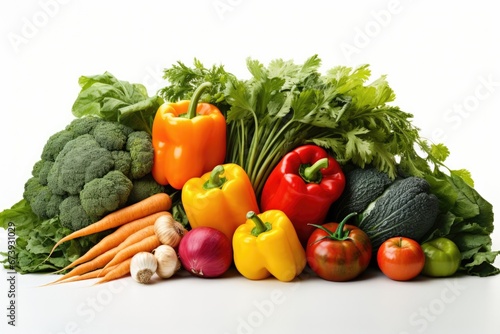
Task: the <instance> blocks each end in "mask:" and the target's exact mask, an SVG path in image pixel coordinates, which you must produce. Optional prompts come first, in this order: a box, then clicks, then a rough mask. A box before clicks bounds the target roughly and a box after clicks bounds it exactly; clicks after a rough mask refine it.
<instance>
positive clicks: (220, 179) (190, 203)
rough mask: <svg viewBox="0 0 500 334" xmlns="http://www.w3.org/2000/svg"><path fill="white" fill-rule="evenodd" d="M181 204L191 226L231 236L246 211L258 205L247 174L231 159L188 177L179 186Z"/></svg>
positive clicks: (242, 220)
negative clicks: (208, 228)
mask: <svg viewBox="0 0 500 334" xmlns="http://www.w3.org/2000/svg"><path fill="white" fill-rule="evenodd" d="M181 196H182V204H183V206H184V210H185V212H186V216H187V218H188V220H189V224H190V225H191V227H192V228H196V227H199V226H208V227H213V228H215V229H217V230H219V231H221V232H222V233H224V234H225V235H226V236H227V237H228V238H229V240H232V238H233V233H234V231H235V230H236V228H237V227H238V226H239V225H241V224H243V223H244V222H245V217H246V214H247V212H248V211H250V210H254V211H257V210H258V209H259V207H258V204H257V198H256V196H255V192H254V190H253V187H252V184H251V182H250V178H249V177H248V175H247V173H246V172H245V170H244V169H243V168H241V167H240V166H238V165H237V164H234V163H229V164H225V165H217V166H216V167H215V168H214V169H213V170H212V172H208V173H205V174H204V175H202V176H201V177H197V178H191V179H189V180H188V181H187V182H186V183H185V184H184V186H183V187H182V195H181Z"/></svg>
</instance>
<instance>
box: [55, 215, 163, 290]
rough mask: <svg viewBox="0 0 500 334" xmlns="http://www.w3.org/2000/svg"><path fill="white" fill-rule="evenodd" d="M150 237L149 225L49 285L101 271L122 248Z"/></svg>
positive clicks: (151, 229)
mask: <svg viewBox="0 0 500 334" xmlns="http://www.w3.org/2000/svg"><path fill="white" fill-rule="evenodd" d="M152 235H155V230H154V225H149V226H146V227H144V228H142V229H140V230H139V231H137V232H135V233H133V234H131V235H130V236H128V237H127V238H126V239H125V240H124V241H123V242H121V243H120V244H119V245H118V246H116V247H113V248H112V249H110V250H108V251H107V252H105V253H103V254H101V255H99V256H97V257H96V258H94V259H92V260H91V261H88V262H85V263H83V264H81V265H79V266H76V267H75V268H73V270H71V271H70V272H69V273H67V274H65V275H63V276H62V277H60V278H59V279H57V280H56V281H54V282H52V283H49V284H48V285H50V284H54V283H58V282H60V281H63V280H65V279H67V278H70V277H73V276H76V275H82V274H85V273H87V272H89V271H92V270H95V269H100V270H102V269H103V268H104V267H105V266H106V265H107V264H108V263H109V262H110V261H111V260H113V258H114V257H115V256H116V255H117V254H118V253H119V252H120V251H121V250H123V249H124V248H127V247H129V246H131V245H134V244H136V243H137V242H139V241H141V240H143V239H145V238H147V237H150V236H152Z"/></svg>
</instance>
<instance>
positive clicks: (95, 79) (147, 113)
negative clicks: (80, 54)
mask: <svg viewBox="0 0 500 334" xmlns="http://www.w3.org/2000/svg"><path fill="white" fill-rule="evenodd" d="M78 82H79V84H80V86H81V90H80V93H79V94H78V96H77V98H76V100H75V102H74V103H73V107H72V112H73V115H74V116H76V117H85V116H98V117H100V118H103V119H105V120H108V121H115V122H122V124H125V125H127V126H129V127H131V128H132V129H134V130H143V131H146V132H148V133H151V130H152V122H153V116H154V114H155V113H156V110H157V109H158V107H159V106H160V105H161V104H162V103H163V100H162V99H161V98H160V97H157V96H153V97H149V96H148V94H147V90H146V87H144V85H141V84H132V83H129V82H127V81H121V80H118V79H117V78H115V77H114V76H113V75H112V74H111V73H109V72H105V73H104V74H101V75H95V76H90V77H86V76H82V77H80V79H79V81H78Z"/></svg>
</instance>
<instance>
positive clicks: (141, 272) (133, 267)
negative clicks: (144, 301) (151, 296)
mask: <svg viewBox="0 0 500 334" xmlns="http://www.w3.org/2000/svg"><path fill="white" fill-rule="evenodd" d="M157 269H158V261H157V260H156V257H155V256H154V255H153V254H151V253H148V252H139V253H137V254H135V255H134V256H133V257H132V261H131V262H130V274H131V276H132V278H133V279H134V280H135V281H136V282H139V283H143V284H147V283H149V282H150V280H151V277H152V276H153V274H154V273H155V272H156V270H157Z"/></svg>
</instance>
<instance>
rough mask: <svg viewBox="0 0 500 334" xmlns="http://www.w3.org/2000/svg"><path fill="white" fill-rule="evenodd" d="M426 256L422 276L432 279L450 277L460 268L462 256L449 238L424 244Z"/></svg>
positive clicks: (441, 238) (423, 248)
mask: <svg viewBox="0 0 500 334" xmlns="http://www.w3.org/2000/svg"><path fill="white" fill-rule="evenodd" d="M422 250H423V251H424V254H425V264H424V269H422V274H424V275H426V276H431V277H448V276H452V275H453V274H455V272H456V271H457V270H458V268H460V262H461V261H462V254H461V253H460V250H459V249H458V246H457V245H456V244H455V243H454V242H453V241H451V240H450V239H448V238H444V237H440V238H437V239H434V240H431V241H427V242H424V243H423V244H422Z"/></svg>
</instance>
